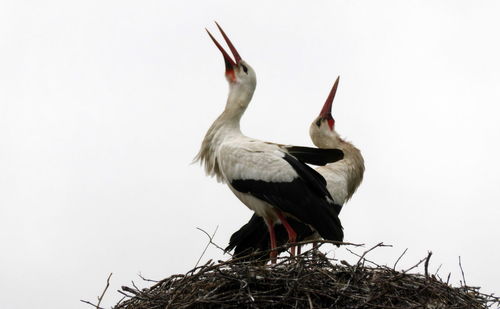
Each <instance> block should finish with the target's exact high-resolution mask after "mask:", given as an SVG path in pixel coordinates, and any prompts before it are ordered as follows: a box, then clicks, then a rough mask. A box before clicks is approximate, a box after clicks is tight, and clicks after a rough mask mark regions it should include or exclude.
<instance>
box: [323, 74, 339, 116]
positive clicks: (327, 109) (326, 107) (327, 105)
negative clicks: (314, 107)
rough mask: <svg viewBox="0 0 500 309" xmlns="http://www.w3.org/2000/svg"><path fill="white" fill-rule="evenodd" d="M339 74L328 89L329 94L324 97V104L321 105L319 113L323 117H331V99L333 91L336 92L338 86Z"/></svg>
mask: <svg viewBox="0 0 500 309" xmlns="http://www.w3.org/2000/svg"><path fill="white" fill-rule="evenodd" d="M339 80H340V76H339V77H337V80H336V81H335V83H334V84H333V87H332V90H330V94H329V95H328V98H326V102H325V105H323V109H322V110H321V113H319V115H320V116H321V117H322V118H324V119H332V104H333V99H334V98H335V93H336V92H337V87H338V86H339Z"/></svg>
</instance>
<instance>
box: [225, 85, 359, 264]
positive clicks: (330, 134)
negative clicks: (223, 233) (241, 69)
mask: <svg viewBox="0 0 500 309" xmlns="http://www.w3.org/2000/svg"><path fill="white" fill-rule="evenodd" d="M338 84H339V78H337V80H336V81H335V83H334V85H333V87H332V89H331V91H330V94H329V95H328V98H327V99H326V102H325V104H324V105H323V108H322V109H321V112H320V114H319V116H318V117H316V118H315V119H314V121H313V122H312V123H311V126H310V128H309V134H310V137H311V140H312V142H313V143H314V145H316V146H317V147H319V148H323V149H330V148H332V149H333V148H336V149H340V150H342V151H343V152H344V158H343V159H342V160H341V161H337V162H334V163H330V164H327V165H325V166H320V167H318V168H316V171H317V172H319V173H320V174H321V175H322V176H323V177H324V178H325V180H326V182H327V189H328V192H329V193H330V195H331V196H332V197H333V200H334V201H335V202H336V204H335V205H333V207H334V208H335V212H336V213H337V214H339V213H340V210H341V209H342V205H343V204H344V203H346V202H347V201H348V200H349V199H350V198H351V197H352V195H353V194H354V192H355V191H356V189H357V188H358V187H359V185H360V184H361V181H362V180H363V174H364V170H365V165H364V160H363V156H362V155H361V152H360V151H359V149H358V148H356V147H355V146H354V145H353V144H351V143H349V142H347V141H345V140H343V139H342V138H340V136H339V135H338V133H337V132H336V131H335V120H334V118H333V117H332V113H331V110H332V104H333V99H334V98H335V93H336V91H337V87H338ZM289 224H290V225H291V226H292V228H293V229H294V230H295V231H297V241H302V240H313V239H317V238H319V236H318V235H317V234H316V233H315V232H314V230H312V229H310V228H309V226H308V225H307V224H304V223H303V222H300V221H298V220H293V219H291V220H289ZM267 238H268V237H267V230H266V227H265V224H264V222H263V221H262V219H261V218H260V217H258V216H255V215H254V216H252V218H251V219H250V221H249V222H248V223H247V224H245V225H243V226H242V227H241V228H240V229H239V230H238V231H237V232H235V233H234V234H233V235H232V236H231V239H230V242H229V246H228V247H227V248H226V251H231V250H232V249H234V255H235V256H236V257H242V256H245V255H247V254H250V253H255V252H258V251H267V250H268V249H269V242H268V240H267ZM276 239H277V244H278V245H280V246H281V245H284V244H285V243H286V242H287V238H286V234H285V231H284V230H283V229H282V228H280V227H278V228H277V229H276ZM253 258H254V259H258V260H264V261H265V260H267V256H265V255H264V254H263V255H260V256H259V255H254V256H253Z"/></svg>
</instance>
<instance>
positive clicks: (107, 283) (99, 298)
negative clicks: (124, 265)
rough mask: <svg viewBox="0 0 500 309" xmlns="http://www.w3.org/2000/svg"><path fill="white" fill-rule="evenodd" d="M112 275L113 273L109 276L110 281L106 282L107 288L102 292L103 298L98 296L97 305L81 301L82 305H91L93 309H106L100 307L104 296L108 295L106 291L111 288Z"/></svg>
mask: <svg viewBox="0 0 500 309" xmlns="http://www.w3.org/2000/svg"><path fill="white" fill-rule="evenodd" d="M111 275H113V273H110V274H109V276H108V280H106V287H105V288H104V291H102V293H101V296H97V305H94V304H93V303H91V302H89V301H87V300H82V299H80V301H81V302H82V303H86V304H88V305H91V306H93V307H95V308H96V309H104V308H101V307H100V305H101V301H102V299H103V297H104V294H105V293H106V291H107V290H108V287H109V279H111Z"/></svg>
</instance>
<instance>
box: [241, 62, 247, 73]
mask: <svg viewBox="0 0 500 309" xmlns="http://www.w3.org/2000/svg"><path fill="white" fill-rule="evenodd" d="M241 67H242V68H243V72H245V74H248V68H247V67H246V66H245V65H244V64H242V65H241Z"/></svg>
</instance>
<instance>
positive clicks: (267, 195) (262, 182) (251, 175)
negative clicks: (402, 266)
mask: <svg viewBox="0 0 500 309" xmlns="http://www.w3.org/2000/svg"><path fill="white" fill-rule="evenodd" d="M240 149H241V148H240ZM278 154H279V155H278ZM240 155H241V154H240ZM280 155H281V157H280ZM246 159H247V160H246V162H250V163H251V164H253V166H252V167H253V168H247V166H246V165H245V164H243V162H242V164H239V165H238V164H236V165H238V168H237V169H235V171H237V173H229V174H233V175H234V176H236V177H231V175H226V177H227V176H229V177H228V178H229V179H228V180H229V183H230V184H231V186H232V187H233V188H234V189H235V190H237V191H239V192H242V193H246V194H250V195H252V196H254V197H256V198H258V199H260V200H263V201H265V202H267V203H269V204H271V205H273V206H274V207H276V208H278V209H279V210H281V211H283V212H285V213H287V214H289V215H292V216H293V217H295V218H297V219H298V220H300V221H301V222H304V223H306V224H309V225H311V226H312V227H313V228H314V229H316V230H317V231H318V232H319V234H320V235H321V236H322V237H323V238H325V239H329V240H336V241H341V240H342V239H343V236H344V234H343V231H342V224H341V223H340V219H339V218H338V215H337V213H336V211H335V209H334V202H333V199H332V197H331V195H330V193H329V192H328V190H327V189H326V181H325V179H324V178H323V176H321V175H320V174H319V173H318V172H316V171H315V170H313V169H312V168H310V167H309V166H307V165H306V164H304V163H302V162H300V161H299V160H297V158H295V157H294V156H292V155H290V154H288V153H283V152H281V153H279V152H276V151H275V152H265V151H264V152H262V151H260V152H247V156H246ZM256 162H258V170H256V169H255V164H256ZM287 163H288V164H287Z"/></svg>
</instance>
